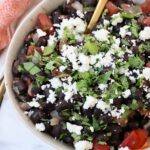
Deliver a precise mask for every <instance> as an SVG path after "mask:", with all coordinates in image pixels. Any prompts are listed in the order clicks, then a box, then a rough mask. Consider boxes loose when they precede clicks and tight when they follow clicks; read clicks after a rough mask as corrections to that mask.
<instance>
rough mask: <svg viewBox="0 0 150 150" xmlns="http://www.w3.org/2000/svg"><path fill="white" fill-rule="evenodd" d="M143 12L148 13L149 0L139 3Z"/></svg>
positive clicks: (149, 9)
mask: <svg viewBox="0 0 150 150" xmlns="http://www.w3.org/2000/svg"><path fill="white" fill-rule="evenodd" d="M140 7H141V9H142V11H143V13H150V0H146V2H144V3H143V4H141V5H140Z"/></svg>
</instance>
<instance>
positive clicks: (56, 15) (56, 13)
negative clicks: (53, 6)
mask: <svg viewBox="0 0 150 150" xmlns="http://www.w3.org/2000/svg"><path fill="white" fill-rule="evenodd" d="M60 14H61V13H60V11H59V10H57V11H54V12H53V13H52V16H53V23H54V24H59V23H60V19H59V17H60Z"/></svg>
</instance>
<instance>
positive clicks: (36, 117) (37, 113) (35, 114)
mask: <svg viewBox="0 0 150 150" xmlns="http://www.w3.org/2000/svg"><path fill="white" fill-rule="evenodd" d="M44 116H45V113H44V112H43V111H41V110H39V109H33V114H32V115H31V116H30V118H31V120H32V121H33V123H37V122H40V120H41V119H42V118H44Z"/></svg>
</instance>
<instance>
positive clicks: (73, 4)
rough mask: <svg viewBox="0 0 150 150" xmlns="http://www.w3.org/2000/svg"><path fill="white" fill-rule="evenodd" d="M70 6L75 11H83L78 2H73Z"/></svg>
mask: <svg viewBox="0 0 150 150" xmlns="http://www.w3.org/2000/svg"><path fill="white" fill-rule="evenodd" d="M71 6H72V7H73V8H74V9H76V10H81V11H83V5H82V4H81V3H80V2H78V1H75V2H74V3H72V4H71Z"/></svg>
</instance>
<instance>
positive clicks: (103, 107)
mask: <svg viewBox="0 0 150 150" xmlns="http://www.w3.org/2000/svg"><path fill="white" fill-rule="evenodd" d="M96 108H98V109H100V110H102V111H103V112H104V113H107V112H108V110H110V105H108V104H107V103H105V102H104V101H103V100H102V99H100V100H99V101H98V103H97V105H96Z"/></svg>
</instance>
